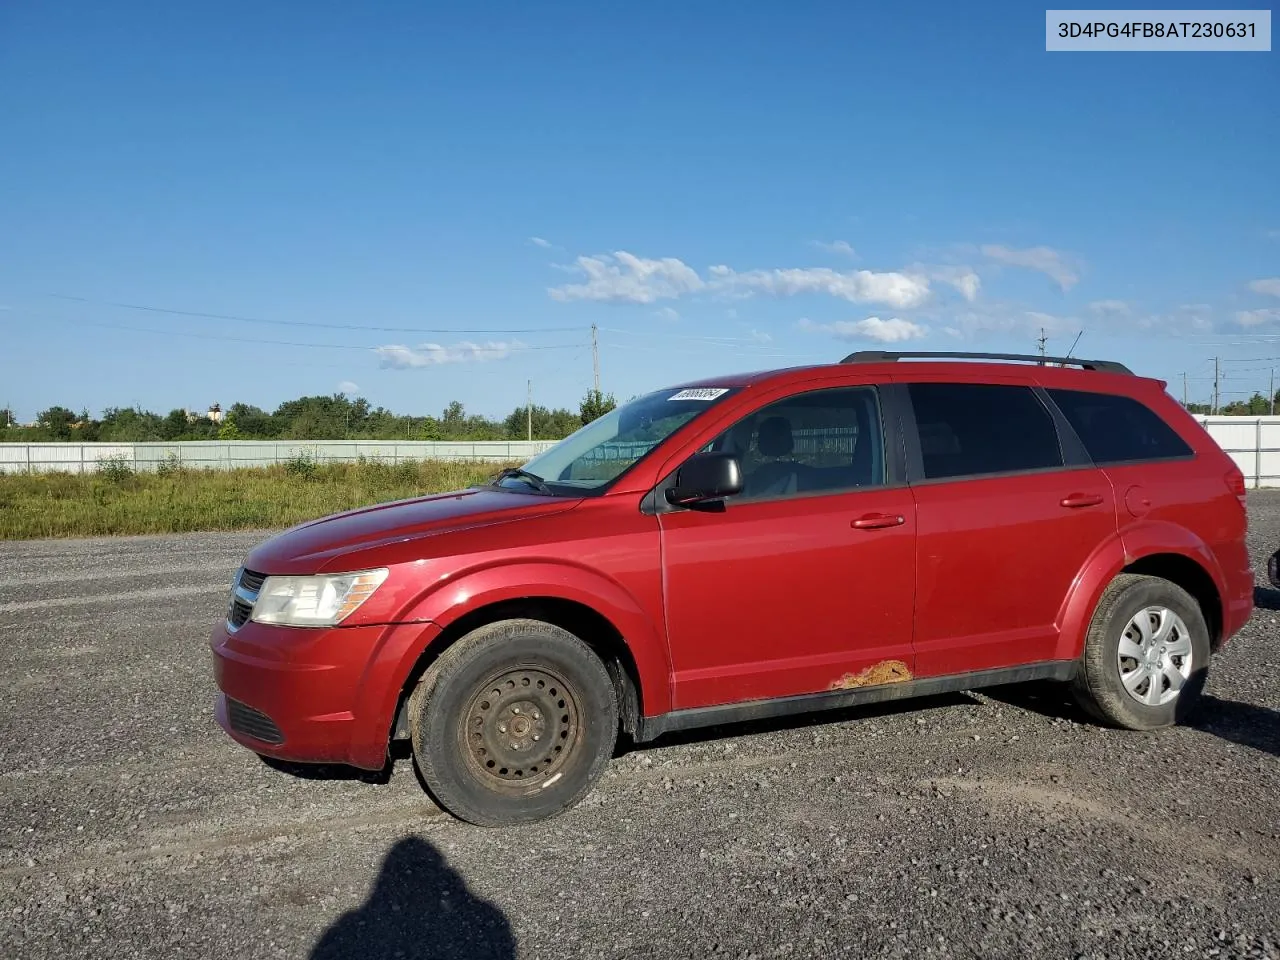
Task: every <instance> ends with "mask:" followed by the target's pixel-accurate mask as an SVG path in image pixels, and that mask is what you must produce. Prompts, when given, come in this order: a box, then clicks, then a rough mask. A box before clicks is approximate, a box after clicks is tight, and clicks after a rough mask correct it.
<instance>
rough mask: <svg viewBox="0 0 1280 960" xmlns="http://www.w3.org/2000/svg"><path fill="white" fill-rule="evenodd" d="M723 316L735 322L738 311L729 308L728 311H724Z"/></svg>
mask: <svg viewBox="0 0 1280 960" xmlns="http://www.w3.org/2000/svg"><path fill="white" fill-rule="evenodd" d="M724 315H725V316H726V317H728V318H729V319H730V320H737V319H738V311H737V310H735V309H734V308H733V307H730V308H729V309H728V310H726V311H725V312H724Z"/></svg>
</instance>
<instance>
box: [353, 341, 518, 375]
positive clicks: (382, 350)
mask: <svg viewBox="0 0 1280 960" xmlns="http://www.w3.org/2000/svg"><path fill="white" fill-rule="evenodd" d="M521 346H523V344H519V343H493V342H489V343H483V344H480V343H471V342H470V341H463V342H462V343H455V344H454V345H453V346H449V347H446V346H442V345H441V344H438V343H420V344H418V346H416V347H406V346H404V345H403V344H398V343H393V344H388V345H387V346H384V347H375V348H374V351H373V352H374V353H376V354H377V355H378V358H379V359H380V360H381V365H382V366H383V367H388V368H390V369H392V370H409V369H412V368H413V367H434V366H439V365H440V364H444V363H480V362H483V361H486V360H501V359H503V358H504V357H508V356H510V355H511V351H512V350H518V349H519V348H520V347H521Z"/></svg>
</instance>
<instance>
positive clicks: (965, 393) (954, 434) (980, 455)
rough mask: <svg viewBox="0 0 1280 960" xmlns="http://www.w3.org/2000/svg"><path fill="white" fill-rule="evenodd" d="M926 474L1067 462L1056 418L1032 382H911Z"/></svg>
mask: <svg viewBox="0 0 1280 960" xmlns="http://www.w3.org/2000/svg"><path fill="white" fill-rule="evenodd" d="M908 390H909V391H910V395H911V405H912V407H913V408H914V409H915V417H916V428H917V430H918V433H919V437H920V453H921V457H922V460H923V464H922V465H923V468H924V476H925V479H928V480H935V479H939V478H942V477H974V476H981V475H983V474H991V473H1014V472H1017V471H1021V470H1043V469H1048V468H1052V467H1060V466H1062V464H1063V459H1062V448H1061V446H1060V445H1059V443H1058V431H1057V428H1056V427H1055V426H1054V423H1053V417H1052V415H1051V414H1050V413H1049V411H1048V410H1047V409H1045V405H1044V404H1043V403H1041V402H1040V398H1039V397H1037V396H1036V395H1035V393H1034V392H1032V390H1031V388H1030V387H1019V386H1006V385H1003V384H987V383H913V384H910V385H909V387H908Z"/></svg>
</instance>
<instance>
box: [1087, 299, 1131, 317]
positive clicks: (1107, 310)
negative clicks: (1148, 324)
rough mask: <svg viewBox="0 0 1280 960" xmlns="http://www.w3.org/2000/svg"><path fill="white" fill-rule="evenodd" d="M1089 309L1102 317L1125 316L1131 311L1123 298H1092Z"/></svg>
mask: <svg viewBox="0 0 1280 960" xmlns="http://www.w3.org/2000/svg"><path fill="white" fill-rule="evenodd" d="M1089 309H1090V311H1092V312H1093V313H1096V314H1098V315H1099V316H1103V317H1127V316H1129V314H1131V313H1132V312H1133V311H1132V310H1131V309H1130V308H1129V304H1127V303H1125V302H1124V301H1123V300H1094V301H1093V302H1092V303H1090V304H1089Z"/></svg>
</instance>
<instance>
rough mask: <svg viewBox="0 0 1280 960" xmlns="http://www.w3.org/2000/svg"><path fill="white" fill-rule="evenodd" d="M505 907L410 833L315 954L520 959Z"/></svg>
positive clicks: (385, 959)
mask: <svg viewBox="0 0 1280 960" xmlns="http://www.w3.org/2000/svg"><path fill="white" fill-rule="evenodd" d="M515 956H516V941H515V937H514V935H513V934H512V932H511V924H510V923H509V922H508V921H507V918H506V916H505V915H504V914H503V912H502V911H501V910H499V909H498V908H497V907H495V906H494V905H493V904H491V903H489V902H488V901H486V900H483V899H480V898H479V897H476V896H474V895H472V893H471V892H470V891H469V890H468V889H467V884H466V881H465V880H463V878H462V877H461V876H460V875H459V874H458V873H457V872H456V871H455V870H453V869H452V868H451V867H450V866H449V865H448V864H447V863H446V862H445V859H444V857H442V856H441V855H440V853H439V851H437V850H436V848H435V847H434V846H432V845H431V844H430V843H428V842H427V841H426V840H423V839H421V838H420V837H408V838H406V839H404V840H401V841H399V842H398V843H396V844H395V846H393V847H392V848H391V850H390V851H388V853H387V856H386V858H385V859H384V860H383V862H382V868H381V870H380V871H379V873H378V879H377V880H376V881H375V882H374V885H373V889H372V890H371V891H370V893H369V898H368V899H367V900H366V901H365V902H364V904H362V905H361V906H360V907H359V908H357V909H355V910H350V911H348V912H347V913H345V914H343V915H342V916H341V917H339V918H338V919H337V920H336V921H335V922H334V923H333V925H332V926H330V927H329V929H328V930H326V931H325V932H324V935H323V936H321V938H320V940H319V942H317V943H316V945H315V947H314V949H313V950H312V951H311V958H310V960H352V958H358V960H393V958H408V957H413V958H421V960H480V958H486V960H515Z"/></svg>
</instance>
